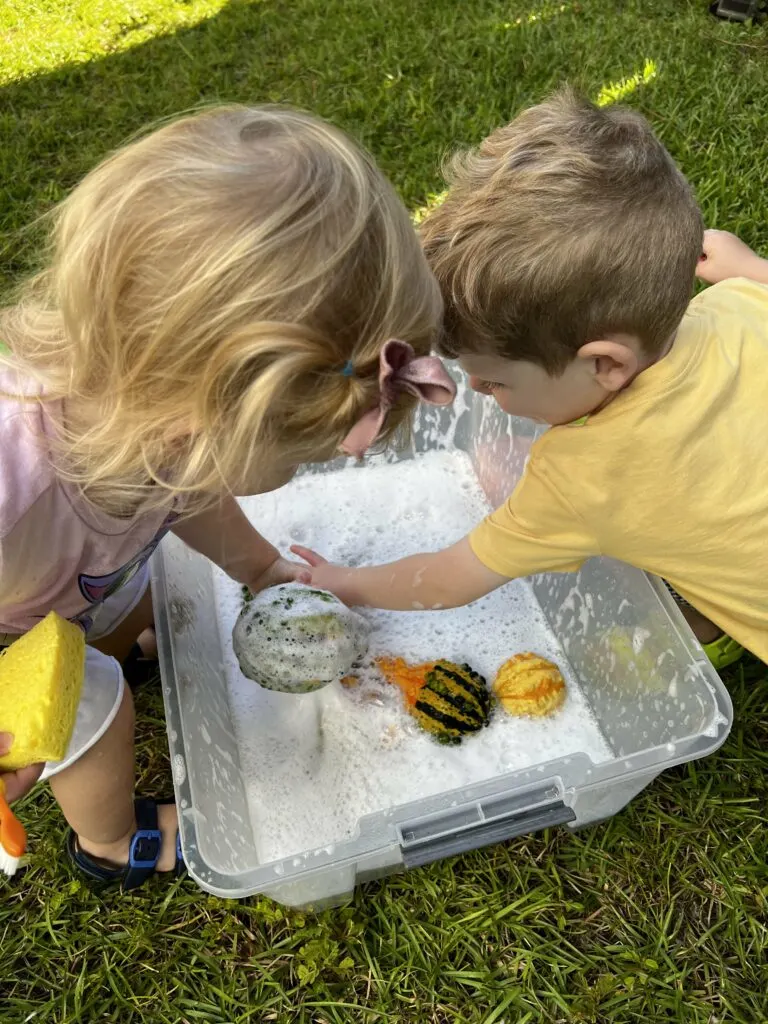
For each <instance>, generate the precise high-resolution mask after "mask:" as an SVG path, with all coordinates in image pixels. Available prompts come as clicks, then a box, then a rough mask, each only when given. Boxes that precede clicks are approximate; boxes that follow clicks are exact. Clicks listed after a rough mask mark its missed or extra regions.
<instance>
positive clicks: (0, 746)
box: [0, 732, 13, 757]
mask: <svg viewBox="0 0 768 1024" xmlns="http://www.w3.org/2000/svg"><path fill="white" fill-rule="evenodd" d="M12 746H13V733H12V732H0V757H4V756H5V755H6V754H10V752H11V747H12Z"/></svg>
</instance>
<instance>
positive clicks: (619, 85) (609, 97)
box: [595, 60, 658, 107]
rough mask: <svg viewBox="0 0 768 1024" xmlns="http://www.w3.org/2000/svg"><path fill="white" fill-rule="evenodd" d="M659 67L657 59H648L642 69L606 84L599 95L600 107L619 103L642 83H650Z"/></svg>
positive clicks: (597, 101) (597, 100) (598, 102)
mask: <svg viewBox="0 0 768 1024" xmlns="http://www.w3.org/2000/svg"><path fill="white" fill-rule="evenodd" d="M657 71H658V68H657V66H656V61H655V60H646V62H645V64H644V65H643V70H642V71H636V72H635V74H634V75H630V76H629V77H628V78H620V79H619V80H618V82H609V83H608V84H607V85H604V86H603V87H602V89H601V90H600V92H599V93H598V95H597V99H596V101H595V102H596V103H597V105H598V107H607V106H608V104H609V103H619V102H620V101H621V100H623V99H626V97H627V96H629V95H631V93H633V92H634V91H635V90H636V89H639V88H640V86H641V85H648V83H649V82H650V81H652V80H653V79H654V78H655V77H656V72H657Z"/></svg>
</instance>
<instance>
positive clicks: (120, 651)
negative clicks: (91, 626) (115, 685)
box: [89, 588, 154, 664]
mask: <svg viewBox="0 0 768 1024" xmlns="http://www.w3.org/2000/svg"><path fill="white" fill-rule="evenodd" d="M153 622H154V613H153V610H152V591H151V590H150V589H149V588H147V589H146V590H145V591H144V596H143V597H142V598H141V600H140V601H139V602H138V604H137V605H136V607H135V608H133V609H132V610H131V611H130V612H129V613H128V614H127V615H126V617H125V618H124V619H123V620H122V622H120V623H118V625H117V626H115V628H114V629H113V630H112V631H111V632H110V633H108V634H107V635H106V636H104V637H101V639H99V640H90V641H89V643H90V644H91V646H92V647H95V648H96V649H97V650H98V651H102V652H103V653H104V654H108V655H109V656H110V657H111V658H115V659H116V660H117V661H119V662H120V663H121V664H122V663H123V662H124V661H125V659H126V657H127V655H128V652H129V651H130V649H131V648H132V647H133V645H134V644H135V643H136V640H137V639H138V638H139V636H140V635H141V634H142V633H143V632H144V630H145V629H147V628H148V627H150V626H151V625H152V623H153Z"/></svg>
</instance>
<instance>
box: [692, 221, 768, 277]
mask: <svg viewBox="0 0 768 1024" xmlns="http://www.w3.org/2000/svg"><path fill="white" fill-rule="evenodd" d="M696 276H697V277H700V278H701V280H702V281H706V282H707V284H717V283H718V281H727V280H728V278H731V277H746V278H749V280H751V281H759V282H762V283H768V260H764V259H761V258H760V256H758V255H757V253H756V252H754V251H753V250H752V249H750V248H749V246H748V245H747V244H746V243H745V242H742V240H741V239H740V238H737V236H736V235H732V234H731V232H730V231H716V230H714V229H713V228H710V229H709V230H708V231H705V232H704V253H703V255H702V257H701V259H700V260H699V262H698V265H697V267H696Z"/></svg>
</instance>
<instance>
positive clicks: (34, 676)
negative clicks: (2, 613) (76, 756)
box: [0, 612, 85, 771]
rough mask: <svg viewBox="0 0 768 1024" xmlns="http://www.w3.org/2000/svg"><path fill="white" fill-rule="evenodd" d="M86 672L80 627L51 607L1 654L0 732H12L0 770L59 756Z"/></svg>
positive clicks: (63, 750)
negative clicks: (42, 617)
mask: <svg viewBox="0 0 768 1024" xmlns="http://www.w3.org/2000/svg"><path fill="white" fill-rule="evenodd" d="M84 671H85V637H84V635H83V631H82V630H81V629H80V627H79V626H74V625H72V623H71V622H67V620H66V619H62V618H61V616H60V615H57V614H56V612H51V613H50V615H48V616H46V618H44V619H43V621H42V622H39V623H38V624H37V625H36V626H35V627H34V629H30V631H29V632H28V633H25V634H24V635H23V636H20V637H19V639H18V640H16V641H15V642H14V643H13V644H11V646H10V647H8V648H6V650H5V651H4V652H3V653H2V654H1V655H0V732H10V733H13V735H14V737H15V738H14V741H13V747H12V748H11V751H10V753H8V754H6V755H5V756H4V757H0V771H14V770H15V769H16V768H24V767H26V765H28V764H36V763H37V762H38V761H61V760H62V758H63V757H64V755H65V754H66V752H67V746H68V745H69V741H70V738H71V736H72V730H73V729H74V726H75V716H76V714H77V705H78V704H79V702H80V691H81V689H82V685H83V675H84Z"/></svg>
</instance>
